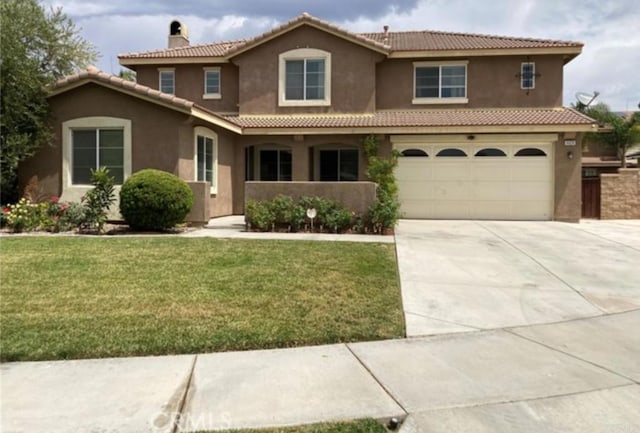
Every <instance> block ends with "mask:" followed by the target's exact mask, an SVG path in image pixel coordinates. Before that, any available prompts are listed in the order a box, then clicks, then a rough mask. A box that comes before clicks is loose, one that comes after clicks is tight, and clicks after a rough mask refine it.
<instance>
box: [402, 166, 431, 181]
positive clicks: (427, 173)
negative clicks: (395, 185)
mask: <svg viewBox="0 0 640 433" xmlns="http://www.w3.org/2000/svg"><path fill="white" fill-rule="evenodd" d="M432 174H433V169H432V167H431V165H430V164H429V163H422V164H416V163H412V162H404V161H403V162H401V163H398V167H397V168H396V179H397V180H398V181H403V180H407V181H424V180H425V179H430V178H431V177H432Z"/></svg>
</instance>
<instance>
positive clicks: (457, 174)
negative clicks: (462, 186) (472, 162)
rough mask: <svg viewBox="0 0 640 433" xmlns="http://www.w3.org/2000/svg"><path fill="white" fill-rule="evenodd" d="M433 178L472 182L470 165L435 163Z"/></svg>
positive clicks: (437, 161) (438, 161)
mask: <svg viewBox="0 0 640 433" xmlns="http://www.w3.org/2000/svg"><path fill="white" fill-rule="evenodd" d="M433 178H434V179H438V180H471V179H472V177H471V173H470V167H469V163H468V162H465V163H455V162H448V161H445V162H442V161H441V160H436V161H434V162H433Z"/></svg>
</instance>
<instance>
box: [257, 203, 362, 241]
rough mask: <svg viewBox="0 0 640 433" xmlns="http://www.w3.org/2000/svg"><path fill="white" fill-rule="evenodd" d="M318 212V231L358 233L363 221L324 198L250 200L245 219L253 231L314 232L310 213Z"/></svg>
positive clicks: (316, 229) (316, 220)
mask: <svg viewBox="0 0 640 433" xmlns="http://www.w3.org/2000/svg"><path fill="white" fill-rule="evenodd" d="M310 208H315V209H316V212H317V215H316V218H315V219H314V228H313V229H314V231H320V232H322V231H327V232H332V233H341V232H344V231H346V230H349V229H354V227H353V226H354V224H356V223H357V221H358V220H360V218H358V217H356V215H355V214H354V213H353V212H351V211H350V210H349V209H346V208H345V207H344V206H342V204H341V203H338V202H336V201H334V200H329V199H326V198H323V197H301V198H300V200H298V202H297V203H294V201H293V199H292V198H291V197H289V196H284V195H278V196H277V197H276V198H274V199H273V200H270V201H269V200H267V201H256V200H249V201H248V202H247V206H246V209H245V218H246V221H247V224H248V225H249V227H250V229H251V230H258V231H275V230H279V231H290V232H297V231H300V230H311V221H310V220H309V218H307V209H310Z"/></svg>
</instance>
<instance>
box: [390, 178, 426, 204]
mask: <svg viewBox="0 0 640 433" xmlns="http://www.w3.org/2000/svg"><path fill="white" fill-rule="evenodd" d="M398 196H399V197H400V200H401V201H402V199H406V200H423V201H424V200H432V199H433V198H434V197H433V188H432V187H428V186H427V185H426V184H425V182H415V181H411V182H409V181H405V182H404V183H402V188H400V189H399V192H398Z"/></svg>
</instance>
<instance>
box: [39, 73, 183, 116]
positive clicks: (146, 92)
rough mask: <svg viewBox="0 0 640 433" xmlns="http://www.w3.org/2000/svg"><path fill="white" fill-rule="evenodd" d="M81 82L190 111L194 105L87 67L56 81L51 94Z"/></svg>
mask: <svg viewBox="0 0 640 433" xmlns="http://www.w3.org/2000/svg"><path fill="white" fill-rule="evenodd" d="M82 80H93V81H96V82H99V83H104V84H108V85H110V86H115V87H122V88H123V89H126V90H129V91H132V92H135V93H138V94H140V95H142V96H148V97H150V98H153V99H156V100H157V101H159V102H164V103H168V104H170V105H174V106H176V107H178V108H184V109H191V107H193V106H194V103H193V102H191V101H188V100H186V99H184V98H178V97H177V96H175V95H170V94H167V93H162V92H160V91H158V90H155V89H152V88H151V87H147V86H143V85H142V84H137V83H134V82H132V81H127V80H123V79H122V78H120V77H118V76H116V75H112V74H107V73H106V72H102V71H101V70H100V69H98V68H96V67H94V66H89V67H88V68H87V69H85V70H82V71H80V72H78V73H76V74H73V75H69V76H67V77H65V78H63V79H61V80H58V81H57V82H56V83H55V84H54V85H53V87H52V88H51V92H52V94H54V95H55V94H57V93H60V92H62V91H64V90H65V88H66V87H68V86H70V85H73V84H76V83H78V82H80V81H82Z"/></svg>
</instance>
